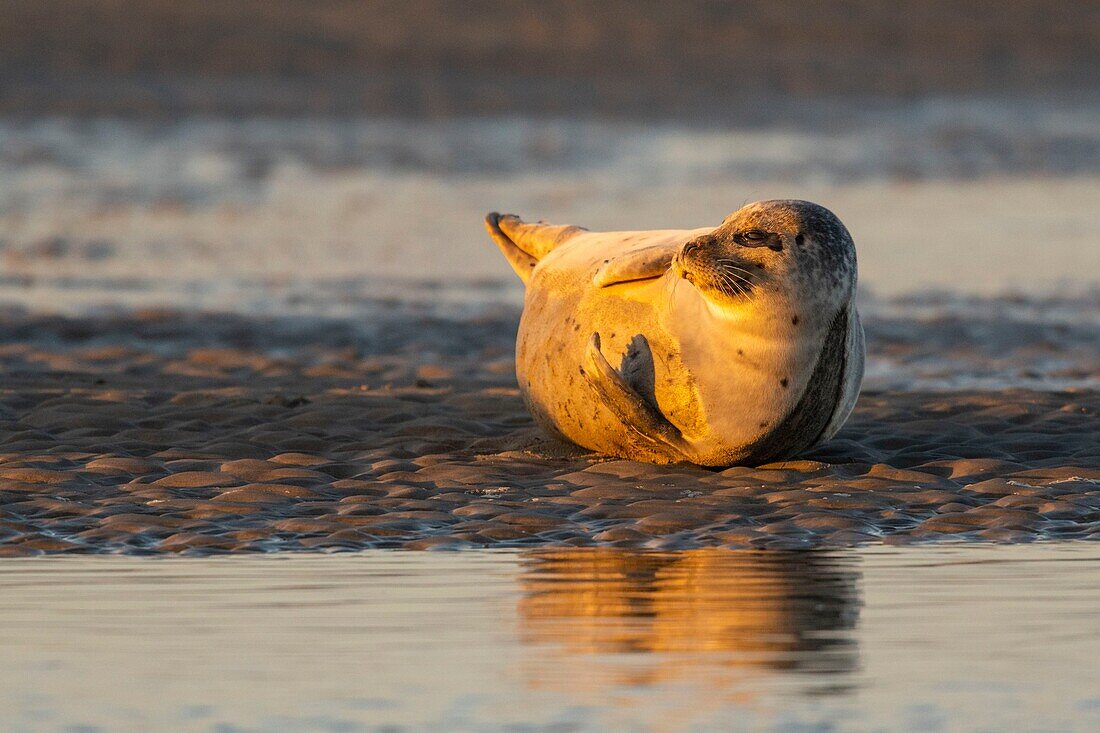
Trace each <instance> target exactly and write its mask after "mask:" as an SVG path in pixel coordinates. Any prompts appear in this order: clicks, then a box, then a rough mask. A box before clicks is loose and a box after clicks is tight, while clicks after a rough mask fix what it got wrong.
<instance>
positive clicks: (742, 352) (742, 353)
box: [737, 349, 745, 356]
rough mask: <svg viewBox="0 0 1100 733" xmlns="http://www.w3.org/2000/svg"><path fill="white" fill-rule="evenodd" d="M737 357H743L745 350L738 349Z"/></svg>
mask: <svg viewBox="0 0 1100 733" xmlns="http://www.w3.org/2000/svg"><path fill="white" fill-rule="evenodd" d="M737 355H738V356H744V355H745V350H744V349H738V350H737Z"/></svg>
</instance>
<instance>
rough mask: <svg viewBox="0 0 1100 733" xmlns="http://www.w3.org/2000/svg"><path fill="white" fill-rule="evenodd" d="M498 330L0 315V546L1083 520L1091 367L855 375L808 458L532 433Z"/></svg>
mask: <svg viewBox="0 0 1100 733" xmlns="http://www.w3.org/2000/svg"><path fill="white" fill-rule="evenodd" d="M868 326H869V333H870V335H871V343H872V351H873V350H874V345H875V343H876V339H877V340H878V342H879V344H880V345H881V344H891V345H892V346H891V349H892V353H891V358H892V359H894V360H896V361H898V362H899V363H906V362H909V361H912V360H914V359H921V358H927V353H923V352H921V351H920V349H919V345H918V344H917V343H916V341H917V340H919V339H915V340H914V342H913V343H911V344H910V345H909V346H908V347H906V346H905V344H906V343H909V341H906V340H903V339H900V338H895V337H894V336H891V334H896V333H897V332H898V331H899V328H900V327H899V325H898V322H897V320H896V319H895V320H890V321H884V322H876V321H875V320H873V319H872V320H871V321H870V322H869V324H868ZM913 328H914V329H916V328H917V325H915V324H914V325H913ZM514 332H515V313H509V314H505V315H486V316H484V317H481V318H473V319H467V320H463V321H454V320H447V319H443V318H437V317H433V316H429V315H424V314H419V315H417V314H409V313H406V312H403V311H400V310H398V311H394V312H391V313H389V314H388V315H386V314H379V315H378V317H377V318H376V319H375V321H374V322H373V323H372V324H371V327H370V328H365V327H362V325H361V324H360V325H356V324H353V323H351V322H348V321H346V320H331V321H325V320H319V319H315V318H314V319H294V318H271V319H262V318H253V317H241V316H227V315H218V316H214V315H194V314H191V315H180V314H175V313H169V312H161V311H149V312H136V313H131V314H128V315H124V316H114V317H108V316H99V317H82V318H64V317H58V316H31V315H26V314H21V313H18V312H9V313H5V314H2V319H0V336H2V338H0V370H2V375H3V382H2V391H0V555H25V554H36V553H62V552H77V553H80V552H83V553H89V552H113V553H131V554H145V553H188V554H195V553H198V554H208V553H223V552H265V551H275V550H324V551H336V550H356V549H361V548H370V547H404V548H425V549H427V548H460V547H474V546H476V547H482V546H498V547H523V546H552V547H567V546H575V545H576V546H588V545H601V546H610V547H631V548H634V547H637V548H657V549H669V548H693V547H761V548H784V549H787V548H802V547H811V546H843V545H855V544H861V543H868V542H886V543H911V542H923V541H933V540H945V539H958V538H965V539H968V540H979V541H989V542H1026V541H1033V540H1041V539H1091V540H1098V539H1100V420H1098V419H1097V415H1098V414H1100V392H1098V391H1096V390H1094V389H1088V388H1075V389H1068V390H1061V391H1060V390H1058V389H1045V390H1033V389H1023V388H1017V389H997V390H981V389H956V390H954V391H936V390H929V389H919V388H914V389H908V390H893V389H890V390H887V389H881V388H879V389H875V388H873V387H874V385H872V389H870V390H869V391H868V392H867V393H865V395H864V396H863V398H862V400H861V401H860V404H859V406H858V408H857V410H856V412H855V414H854V416H853V418H852V420H851V421H850V422H849V424H848V425H847V426H846V427H845V429H844V430H843V431H842V432H841V433H840V435H839V436H838V437H837V439H835V440H833V441H831V442H830V443H829V444H827V445H825V446H823V447H822V448H821V449H820V450H818V451H817V452H816V453H814V454H813V455H810V456H807V457H806V459H805V460H799V461H789V462H785V463H779V464H772V465H767V466H762V467H758V468H730V469H727V470H721V471H716V470H707V469H702V468H698V467H692V466H651V465H646V464H641V463H634V462H630V461H621V460H611V461H609V460H605V459H601V458H599V457H597V456H593V455H591V454H587V453H583V452H580V451H579V450H576V449H572V448H570V447H568V446H563V445H560V444H556V443H553V442H550V441H548V440H547V439H545V438H544V437H542V435H541V434H540V432H539V431H538V430H537V429H535V427H534V426H533V424H532V422H531V420H530V418H529V416H528V414H527V412H526V410H525V409H524V407H523V404H522V401H521V400H520V397H519V395H518V392H517V390H516V389H515V385H514V375H513V358H512V348H513V340H512V339H513V334H514ZM913 333H919V331H915V332H913ZM891 339H892V340H891ZM933 345H934V344H933ZM979 346H980V344H978V345H977V346H974V348H978V347H979ZM906 348H908V349H909V351H906ZM1079 356H1080V355H1079ZM1081 358H1082V359H1083V358H1084V357H1081ZM1092 373H1094V374H1095V373H1096V366H1095V361H1093V367H1092Z"/></svg>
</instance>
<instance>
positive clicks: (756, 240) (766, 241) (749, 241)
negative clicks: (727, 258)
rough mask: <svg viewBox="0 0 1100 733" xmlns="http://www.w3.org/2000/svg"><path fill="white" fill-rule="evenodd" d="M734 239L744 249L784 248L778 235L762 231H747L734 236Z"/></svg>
mask: <svg viewBox="0 0 1100 733" xmlns="http://www.w3.org/2000/svg"><path fill="white" fill-rule="evenodd" d="M733 239H734V241H735V242H737V243H738V244H740V245H741V246H742V247H771V248H772V249H774V250H780V249H782V248H783V245H782V244H781V243H780V240H779V236H778V235H776V234H771V233H770V232H765V231H764V230H762V229H746V230H745V231H743V232H738V233H737V234H735V235H733Z"/></svg>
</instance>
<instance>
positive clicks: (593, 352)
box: [581, 333, 693, 461]
mask: <svg viewBox="0 0 1100 733" xmlns="http://www.w3.org/2000/svg"><path fill="white" fill-rule="evenodd" d="M581 373H582V374H583V375H584V378H585V380H586V381H587V382H588V383H589V384H590V385H592V387H593V389H595V390H596V392H597V394H599V396H600V397H601V398H602V399H603V403H604V404H605V405H606V406H607V408H608V409H609V410H611V412H612V413H613V414H614V415H615V417H617V418H619V420H620V421H621V422H622V424H623V425H624V426H626V427H627V428H629V429H630V430H631V432H633V433H634V434H635V436H636V437H637V439H638V442H639V443H640V444H642V445H643V446H645V447H646V448H648V449H649V450H651V451H653V452H655V453H657V454H658V455H662V456H665V457H666V458H668V459H670V460H673V461H683V460H691V455H692V453H693V451H692V447H691V444H690V443H688V441H686V440H685V439H684V437H683V435H682V434H681V433H680V430H679V428H677V427H676V426H675V425H673V424H672V423H671V422H669V421H668V418H666V417H665V416H664V415H662V414H661V411H660V410H658V409H657V407H655V406H654V405H652V404H650V403H649V402H648V401H646V400H645V399H644V398H643V397H642V396H641V395H640V394H638V392H637V391H636V390H635V389H634V388H633V387H632V386H631V385H630V384H628V383H627V381H626V380H625V379H623V376H622V375H621V374H620V373H619V372H618V371H616V370H615V368H614V367H613V366H611V364H610V363H608V361H607V359H606V358H605V357H604V355H603V352H601V351H600V334H598V333H594V334H592V338H590V339H589V341H588V348H587V349H586V351H585V360H584V366H582V367H581Z"/></svg>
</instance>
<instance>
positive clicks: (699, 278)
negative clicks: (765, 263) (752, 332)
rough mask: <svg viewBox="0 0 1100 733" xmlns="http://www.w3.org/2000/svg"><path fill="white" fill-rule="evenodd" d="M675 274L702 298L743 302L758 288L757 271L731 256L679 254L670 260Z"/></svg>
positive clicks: (756, 268) (757, 269) (758, 276)
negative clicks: (705, 256) (710, 256)
mask: <svg viewBox="0 0 1100 733" xmlns="http://www.w3.org/2000/svg"><path fill="white" fill-rule="evenodd" d="M672 265H673V269H674V271H675V273H676V274H677V275H678V276H679V277H680V278H682V279H684V280H687V281H688V282H689V283H691V284H692V285H693V286H694V287H695V289H696V290H698V291H699V292H701V293H702V294H703V295H704V296H712V297H715V298H718V299H722V300H738V301H740V300H745V299H747V298H749V297H751V296H752V294H753V291H754V290H755V289H756V287H757V286H758V285H759V281H760V274H759V268H758V267H755V266H752V265H746V263H742V262H740V261H739V260H735V259H733V258H731V257H716V258H709V257H707V258H701V257H696V256H693V255H692V253H690V252H687V253H685V252H684V251H681V252H679V253H677V255H676V257H675V258H674V259H673V261H672Z"/></svg>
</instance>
